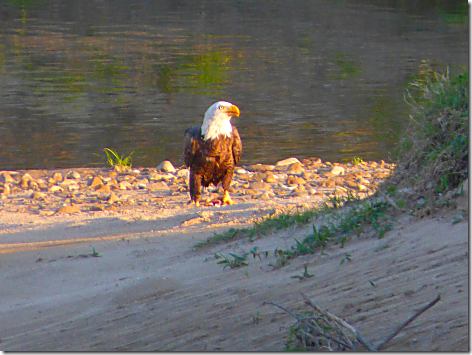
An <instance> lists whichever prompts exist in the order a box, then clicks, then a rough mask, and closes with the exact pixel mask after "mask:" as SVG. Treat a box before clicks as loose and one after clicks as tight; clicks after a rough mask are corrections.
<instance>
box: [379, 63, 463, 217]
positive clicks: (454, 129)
mask: <svg viewBox="0 0 472 355" xmlns="http://www.w3.org/2000/svg"><path fill="white" fill-rule="evenodd" d="M468 84H469V76H468V73H467V72H465V73H463V74H460V75H456V76H450V75H449V72H448V71H447V72H446V73H440V72H435V71H433V70H432V69H427V70H423V74H422V75H421V76H419V77H417V78H415V79H414V81H413V82H412V83H410V84H409V87H408V89H407V91H406V95H405V101H406V102H407V104H408V105H409V106H410V108H411V113H410V118H411V122H410V125H409V126H408V131H407V132H406V133H405V135H404V136H403V137H402V139H401V142H400V144H399V146H398V150H397V156H398V158H397V161H398V163H397V169H396V171H395V174H394V176H392V178H391V179H389V180H388V181H386V182H385V184H384V185H385V186H387V188H389V187H392V186H408V187H409V188H412V193H414V194H415V196H411V198H410V199H409V201H411V202H409V201H405V202H406V207H408V208H410V209H412V210H414V213H415V214H416V213H424V211H426V210H428V211H431V208H434V207H441V206H444V205H447V203H446V204H445V203H444V199H443V198H442V197H443V196H444V195H446V192H447V191H451V190H453V189H456V188H457V187H458V186H460V184H461V183H462V182H463V181H464V180H465V179H467V177H468V153H469V134H468V133H469V119H468V111H469V108H468ZM420 198H424V201H425V202H426V203H425V204H424V205H423V206H412V204H413V203H414V202H415V201H416V200H418V199H420Z"/></svg>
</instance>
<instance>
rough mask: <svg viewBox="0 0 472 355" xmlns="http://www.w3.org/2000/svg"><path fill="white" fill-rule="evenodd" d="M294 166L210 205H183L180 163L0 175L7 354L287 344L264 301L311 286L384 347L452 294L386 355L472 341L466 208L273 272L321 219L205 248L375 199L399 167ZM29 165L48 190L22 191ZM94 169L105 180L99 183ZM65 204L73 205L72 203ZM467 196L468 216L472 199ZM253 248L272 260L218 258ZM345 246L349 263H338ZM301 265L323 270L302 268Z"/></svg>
mask: <svg viewBox="0 0 472 355" xmlns="http://www.w3.org/2000/svg"><path fill="white" fill-rule="evenodd" d="M292 166H293V164H292V165H290V166H285V167H283V168H281V167H280V166H279V167H278V168H277V167H276V166H272V167H267V166H266V167H264V166H259V167H255V166H253V167H246V169H241V170H240V171H239V172H238V174H236V176H235V179H234V182H235V183H234V185H233V193H232V197H233V200H234V202H235V204H234V205H230V206H221V207H218V206H209V207H200V208H195V207H192V206H189V205H187V201H188V195H187V192H186V188H185V182H186V181H185V178H186V177H185V174H184V172H183V173H180V170H179V169H177V171H175V172H172V173H165V174H164V173H162V174H161V175H162V176H163V177H162V179H160V178H159V176H158V175H159V171H154V170H152V169H147V171H146V177H144V176H143V175H144V173H143V170H144V169H141V172H139V171H137V172H135V173H133V174H134V175H133V174H131V173H130V174H120V173H118V174H115V175H114V174H110V173H109V172H106V171H105V170H97V169H95V170H90V169H89V170H86V171H81V170H79V169H76V172H78V173H79V174H80V175H81V178H80V179H79V178H78V177H76V180H77V181H78V182H77V186H78V187H77V188H75V187H74V188H69V187H68V184H70V183H71V182H67V183H66V184H65V183H64V181H65V180H72V178H70V179H66V178H65V176H66V175H67V173H68V171H60V172H61V174H62V175H63V179H62V180H59V179H57V180H56V182H54V181H53V180H48V179H49V178H51V177H53V175H54V173H56V172H57V171H34V172H33V171H30V172H25V171H22V172H16V173H15V172H10V173H11V174H9V175H10V176H11V177H12V180H10V181H9V182H6V178H4V181H3V185H0V187H3V189H4V190H3V194H2V202H3V204H0V253H1V255H0V271H1V274H2V278H1V280H2V281H1V288H0V300H1V302H0V349H1V350H4V351H41V350H43V351H44V350H49V351H52V350H55V351H100V350H101V351H111V350H180V351H204V350H207V351H211V350H225V351H245V350H254V351H262V350H264V351H281V350H283V349H284V346H285V343H286V341H287V339H288V337H289V328H290V326H291V325H293V324H294V323H295V321H294V319H293V318H292V317H291V316H290V315H288V314H287V313H285V312H283V311H282V310H280V309H278V308H276V307H273V306H270V305H263V302H264V301H272V302H275V303H277V304H280V305H283V306H285V307H287V308H290V309H294V310H297V311H301V310H303V309H306V306H305V305H304V300H303V298H302V297H301V294H300V292H303V293H304V294H305V295H307V296H308V297H310V298H312V299H314V300H316V301H317V302H318V303H319V304H320V305H321V306H323V307H324V308H326V309H328V310H329V311H330V312H332V313H334V314H336V315H338V316H340V317H342V318H344V319H345V320H346V321H347V322H349V323H350V324H352V325H353V326H355V327H356V328H358V329H359V331H361V332H362V333H363V334H364V335H365V336H366V337H367V338H368V339H369V340H370V341H371V342H372V343H374V344H378V343H379V342H380V341H382V340H383V339H384V338H385V337H386V336H387V335H388V334H389V333H390V332H391V331H392V330H393V329H394V328H395V327H396V326H397V325H399V324H400V323H401V322H403V321H404V320H406V319H407V318H408V317H410V316H411V315H412V314H413V313H414V312H415V311H416V310H418V309H419V308H420V307H421V306H423V305H424V304H426V303H428V302H429V301H431V300H433V299H434V298H435V297H436V296H437V295H438V294H440V295H441V301H439V302H438V304H437V305H435V306H434V307H433V308H431V309H430V310H428V311H427V312H425V313H424V314H422V315H421V316H420V317H418V318H417V319H416V320H415V321H413V322H412V323H411V324H410V325H409V326H407V327H406V328H405V329H403V330H402V331H401V333H400V334H399V335H398V336H396V337H395V338H394V339H393V340H392V341H391V342H390V343H388V345H387V346H386V348H385V349H384V350H390V351H393V350H397V351H398V350H402V351H418V350H423V351H431V350H440V351H457V350H460V351H467V350H468V220H467V218H464V220H463V221H462V222H459V223H452V221H453V217H454V215H455V213H456V211H457V210H456V211H449V212H444V214H443V215H442V216H438V217H436V218H434V219H433V218H429V219H427V218H424V219H421V220H417V219H414V218H412V217H410V216H408V215H398V216H396V221H395V223H393V226H394V227H393V230H391V231H389V232H388V233H387V234H386V236H385V237H383V238H382V239H378V238H375V237H374V238H372V237H359V238H355V239H354V240H352V241H349V242H347V243H346V245H345V247H344V248H340V247H339V245H330V246H329V247H327V249H326V250H325V251H324V253H323V254H320V253H317V254H314V255H309V256H302V257H299V258H296V259H293V260H290V264H289V265H287V266H285V267H283V268H280V269H276V270H273V269H272V268H271V267H269V266H268V264H269V263H271V262H272V263H273V262H274V256H273V253H272V251H273V250H274V249H275V248H279V249H283V248H289V247H290V246H291V245H293V244H294V239H293V238H297V239H299V240H300V239H303V237H304V236H306V235H307V233H309V231H310V229H311V228H312V227H311V224H308V225H306V226H300V227H292V228H290V229H288V230H283V231H279V232H277V233H273V234H270V233H269V234H268V235H267V236H261V237H257V238H255V240H254V241H253V242H249V241H248V240H247V238H246V239H241V240H239V241H235V242H231V243H227V244H219V245H216V246H213V247H206V248H201V249H194V247H193V246H194V244H195V243H197V242H200V241H203V240H205V239H206V238H207V237H209V236H211V235H212V234H213V232H224V231H226V230H228V229H229V228H231V227H234V228H239V227H247V226H250V225H252V222H253V221H254V220H257V219H258V218H262V217H265V216H267V215H269V214H272V213H276V212H277V211H280V210H283V209H290V208H291V209H295V208H297V207H298V208H303V207H311V206H314V205H317V204H319V203H320V201H322V200H323V199H324V198H326V196H327V195H329V194H331V193H332V192H333V191H334V189H336V188H337V189H338V190H337V191H338V192H339V191H344V192H346V191H348V189H352V190H353V191H357V192H362V193H365V194H366V195H367V194H370V193H372V191H374V190H375V186H376V184H377V183H378V182H379V181H381V179H382V178H385V176H388V171H387V170H389V169H391V168H392V167H391V166H386V165H385V164H370V163H369V164H364V165H360V166H353V165H351V164H347V165H339V164H338V166H339V167H340V168H343V169H344V171H342V172H338V171H333V170H335V169H334V168H335V166H333V165H330V164H325V163H321V162H319V161H317V162H316V163H315V161H314V160H312V161H309V160H307V161H304V162H303V163H300V164H299V166H298V165H297V166H295V167H293V168H292ZM270 169H271V170H270ZM290 169H292V170H293V171H292V172H291V171H290ZM301 169H302V170H301ZM356 169H357V170H356ZM379 169H385V171H383V172H382V171H380V170H379ZM338 170H339V168H338ZM268 171H272V172H273V176H272V177H273V178H274V179H275V180H274V179H272V177H270V174H267V172H268ZM26 173H28V174H29V175H30V177H31V179H30V180H32V181H34V182H35V183H36V184H37V186H38V188H37V189H36V188H35V185H34V184H33V183H31V182H29V180H28V179H29V178H28V179H23V186H22V180H21V179H22V177H23V176H24V175H25V174H26ZM153 174H154V175H153ZM156 174H157V175H156ZM166 174H173V175H174V177H175V178H174V179H172V178H171V176H170V175H166ZM256 174H259V175H256ZM264 174H266V175H264ZM356 174H357V175H356ZM375 174H378V175H376V176H374V175H375ZM381 174H384V175H381ZM164 175H165V176H167V177H164ZM4 176H6V175H4ZM95 176H101V178H102V184H101V185H100V184H98V185H97V186H95V187H93V188H92V187H91V181H92V180H93V178H94V177H95ZM126 176H131V177H132V178H128V177H126ZM152 176H154V178H152ZM369 176H370V177H369ZM56 177H57V176H56ZM125 177H126V178H125ZM295 177H299V178H302V179H303V181H302V180H299V181H295V180H294V179H295ZM145 178H146V180H145ZM289 178H291V179H292V180H290V181H289ZM166 179H167V180H166ZM179 179H180V180H179ZM26 180H28V181H26ZM125 180H126V181H128V182H129V183H130V185H129V186H128V185H127V184H124V183H123V184H121V183H122V182H123V181H125ZM0 181H1V179H0ZM25 181H26V182H25ZM331 181H332V182H333V183H331ZM262 182H263V183H265V185H264V184H261V183H262ZM290 182H292V183H290ZM161 183H165V184H166V186H167V188H166V187H165V186H164V185H162V184H161ZM256 183H257V184H256ZM6 184H9V186H8V187H5V185H6ZM41 184H42V185H41ZM61 184H62V185H61ZM120 184H121V185H120ZM153 184H154V185H153ZM107 185H108V186H109V189H107V188H103V187H104V186H107ZM41 186H42V187H41ZM53 186H59V187H61V189H62V190H61V189H59V188H53ZM341 187H342V189H339V188H341ZM99 189H103V191H97V190H99ZM343 189H344V190H343ZM7 190H8V191H7ZM248 191H249V193H248ZM35 192H36V194H35V195H34V193H35ZM112 192H113V193H114V194H115V195H116V196H115V197H116V198H117V199H116V200H114V198H113V197H112V198H111V200H110V196H111V193H112ZM41 194H42V195H41ZM206 196H207V197H209V198H210V199H211V198H212V197H213V196H212V195H211V194H210V193H207V195H206ZM64 206H75V210H70V211H69V212H70V213H68V212H67V211H66V212H60V209H61V208H62V207H64ZM458 206H460V207H459V208H462V209H465V210H466V211H468V201H465V202H464V201H462V203H460V204H458ZM63 211H64V210H63ZM256 246H257V247H258V250H261V251H270V252H271V254H270V255H269V257H268V258H262V259H261V260H259V259H252V258H250V259H248V264H249V265H248V266H245V267H241V268H236V269H229V268H227V269H225V270H224V269H223V268H222V266H221V265H218V264H216V262H217V261H218V260H216V259H215V257H214V253H215V252H218V253H225V254H227V253H229V252H235V253H237V254H241V253H243V252H247V251H249V250H250V249H252V248H254V247H256ZM94 250H95V252H96V253H98V254H99V255H98V256H97V257H94V256H93V255H92V253H93V251H94ZM347 254H349V256H350V261H346V262H343V263H341V260H343V258H345V256H346V255H347ZM305 265H307V266H308V270H309V272H310V274H313V275H314V276H313V277H311V278H308V279H306V280H299V279H297V278H293V277H291V276H293V275H300V274H301V273H302V272H303V269H304V266H305ZM373 284H374V285H375V287H374V286H373Z"/></svg>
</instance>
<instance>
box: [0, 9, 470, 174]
mask: <svg viewBox="0 0 472 355" xmlns="http://www.w3.org/2000/svg"><path fill="white" fill-rule="evenodd" d="M467 11H468V7H467V4H466V3H465V2H464V1H463V0H460V1H445V0H444V1H441V0H436V1H368V0H364V1H361V0H358V1H349V0H345V1H343V0H337V1H335V0H317V1H248V0H247V1H192V0H186V1H183V0H168V1H136V0H135V1H131V0H129V1H125V0H104V1H100V0H96V1H91V0H81V1H47V0H36V1H35V0H16V1H15V0H0V170H3V169H22V168H55V167H79V166H84V165H90V164H92V163H97V162H104V161H105V155H104V153H103V148H105V147H109V148H112V149H115V150H116V151H117V152H118V153H119V154H122V155H125V156H126V155H128V154H130V153H131V152H132V151H134V153H133V155H132V157H133V164H134V166H155V165H157V164H158V163H160V162H161V161H162V160H164V159H170V160H171V161H172V162H173V163H174V165H181V164H183V159H182V138H183V132H184V130H185V129H186V128H187V127H190V126H193V125H195V124H197V123H201V121H202V119H203V114H204V112H205V110H206V108H207V107H208V106H209V105H210V104H212V103H213V102H215V101H218V100H226V101H230V102H232V103H234V104H236V105H237V106H238V107H239V108H240V110H241V116H240V117H239V118H235V119H233V123H234V124H235V125H236V126H237V127H238V129H239V132H240V134H241V136H242V140H243V145H244V152H243V159H242V164H250V163H256V162H260V163H274V162H276V161H277V160H279V159H284V158H287V157H290V156H295V157H298V158H299V159H300V158H304V157H311V156H317V157H320V158H322V159H323V160H330V161H349V160H351V159H352V158H353V157H360V158H362V159H363V160H380V159H384V160H388V159H389V157H390V156H391V151H392V148H393V147H394V146H395V143H396V142H397V141H398V135H399V133H400V132H401V130H402V128H403V127H404V126H405V123H406V120H407V114H406V111H407V107H406V105H405V104H404V102H403V93H404V90H405V87H406V84H407V83H408V82H409V81H410V80H411V77H412V76H413V75H423V74H424V73H425V70H427V69H430V68H432V69H434V70H445V69H446V66H449V68H450V69H451V71H459V70H463V68H464V66H465V65H467V63H468V40H469V38H468V29H467V21H468V18H467Z"/></svg>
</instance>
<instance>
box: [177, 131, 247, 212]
mask: <svg viewBox="0 0 472 355" xmlns="http://www.w3.org/2000/svg"><path fill="white" fill-rule="evenodd" d="M241 153H242V144H241V138H240V137H239V133H238V130H237V129H236V127H234V126H233V127H232V132H231V135H230V137H226V136H224V135H223V134H221V135H219V136H218V137H217V138H215V139H208V140H204V138H203V136H202V134H201V126H195V127H192V128H189V129H187V130H186V131H185V140H184V160H185V165H186V166H187V167H188V168H189V169H190V179H189V189H190V197H191V200H192V201H193V202H195V203H196V205H197V206H198V204H199V201H200V197H201V194H202V192H201V191H202V186H203V187H208V186H209V185H210V184H214V185H215V186H217V185H218V184H219V183H220V182H221V183H222V185H223V190H224V191H225V196H228V200H229V202H228V203H230V202H231V200H230V199H229V195H228V190H229V187H230V184H231V180H232V178H233V173H234V168H235V165H236V164H237V163H238V162H239V160H240V159H241ZM225 202H226V201H225V200H224V199H223V203H225Z"/></svg>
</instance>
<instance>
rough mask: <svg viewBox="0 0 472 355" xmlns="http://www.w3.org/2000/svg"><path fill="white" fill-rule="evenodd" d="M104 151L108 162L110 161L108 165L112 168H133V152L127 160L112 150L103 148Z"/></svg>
mask: <svg viewBox="0 0 472 355" xmlns="http://www.w3.org/2000/svg"><path fill="white" fill-rule="evenodd" d="M103 151H104V152H105V154H106V156H107V161H108V164H109V165H110V166H111V167H114V166H122V167H125V168H131V166H132V161H133V160H132V158H131V155H132V154H133V153H134V151H133V152H131V154H130V155H128V156H127V157H126V158H125V156H124V155H122V156H121V157H120V156H119V155H118V153H117V152H116V151H114V150H112V149H110V148H103Z"/></svg>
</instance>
